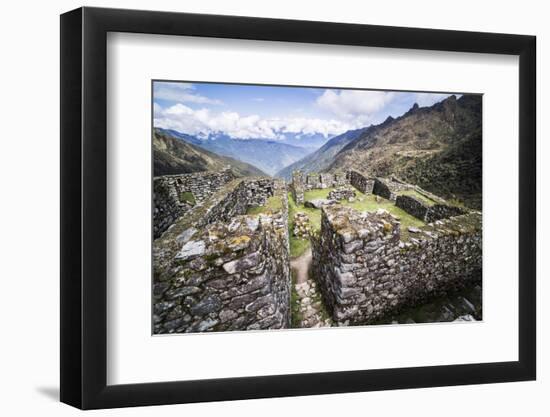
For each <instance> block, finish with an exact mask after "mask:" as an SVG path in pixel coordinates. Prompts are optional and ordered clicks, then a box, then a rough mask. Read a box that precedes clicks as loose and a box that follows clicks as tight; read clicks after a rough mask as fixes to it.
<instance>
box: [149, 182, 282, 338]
mask: <svg viewBox="0 0 550 417" xmlns="http://www.w3.org/2000/svg"><path fill="white" fill-rule="evenodd" d="M272 196H275V197H277V198H278V199H279V201H280V205H278V206H276V207H275V208H272V209H270V210H267V211H266V213H264V214H259V215H246V214H245V213H246V211H247V209H248V208H249V207H252V206H258V205H264V204H265V203H266V200H267V199H268V198H269V197H272ZM271 206H272V205H270V207H271ZM287 224H288V200H287V195H286V188H285V184H284V182H282V181H278V180H273V179H270V178H262V179H253V180H252V179H238V180H234V181H232V182H230V183H228V184H226V185H225V186H224V187H222V189H220V190H219V191H218V192H216V193H214V194H213V195H212V196H211V197H210V198H208V199H207V200H205V201H204V204H203V206H202V207H196V208H194V209H193V210H192V211H190V212H189V213H188V215H186V216H185V217H182V218H180V219H179V220H178V221H177V222H176V223H175V224H174V225H173V226H172V227H171V228H170V229H169V230H167V231H166V232H165V233H164V234H163V235H162V236H161V237H160V238H159V239H157V240H155V241H154V244H153V263H154V288H153V296H154V305H153V313H154V315H153V322H154V333H156V334H160V333H189V332H204V331H222V330H251V329H274V328H284V327H288V326H289V323H290V317H289V314H290V269H289V242H288V231H287Z"/></svg>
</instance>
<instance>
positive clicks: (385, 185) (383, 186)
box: [372, 178, 416, 201]
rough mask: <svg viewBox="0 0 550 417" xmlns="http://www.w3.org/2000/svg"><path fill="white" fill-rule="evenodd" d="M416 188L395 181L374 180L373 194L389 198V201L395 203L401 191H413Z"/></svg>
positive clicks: (387, 179)
mask: <svg viewBox="0 0 550 417" xmlns="http://www.w3.org/2000/svg"><path fill="white" fill-rule="evenodd" d="M415 188H416V187H415V186H414V185H411V184H406V183H403V182H401V181H397V180H395V179H389V178H376V179H375V180H374V185H373V189H372V193H373V194H376V195H379V196H380V197H384V198H387V199H388V200H392V201H395V200H396V198H397V194H398V193H399V191H404V190H412V189H415Z"/></svg>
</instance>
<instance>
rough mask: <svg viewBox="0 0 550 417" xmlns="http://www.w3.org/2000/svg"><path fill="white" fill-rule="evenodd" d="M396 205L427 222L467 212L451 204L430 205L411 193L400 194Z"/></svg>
mask: <svg viewBox="0 0 550 417" xmlns="http://www.w3.org/2000/svg"><path fill="white" fill-rule="evenodd" d="M395 205H396V206H397V207H399V208H401V209H403V210H404V211H406V212H407V213H409V214H410V215H412V216H414V217H416V218H418V219H420V220H422V221H424V222H426V223H432V222H434V221H436V220H442V219H447V218H449V217H454V216H460V215H462V214H466V213H467V211H466V210H464V209H462V208H460V207H457V206H452V205H449V204H443V203H435V204H432V205H428V204H426V203H424V202H423V201H421V200H419V199H417V198H414V197H413V196H410V195H398V196H397V198H396V200H395Z"/></svg>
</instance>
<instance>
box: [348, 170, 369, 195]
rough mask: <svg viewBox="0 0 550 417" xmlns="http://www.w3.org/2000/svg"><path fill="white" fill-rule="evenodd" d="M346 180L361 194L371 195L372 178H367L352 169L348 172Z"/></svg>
mask: <svg viewBox="0 0 550 417" xmlns="http://www.w3.org/2000/svg"><path fill="white" fill-rule="evenodd" d="M347 178H348V181H349V183H350V184H351V185H353V186H354V187H355V188H357V189H358V190H359V191H361V192H362V193H363V194H372V190H373V187H374V178H370V177H367V176H365V175H363V174H362V173H360V172H359V171H356V170H353V169H352V170H350V171H348V174H347Z"/></svg>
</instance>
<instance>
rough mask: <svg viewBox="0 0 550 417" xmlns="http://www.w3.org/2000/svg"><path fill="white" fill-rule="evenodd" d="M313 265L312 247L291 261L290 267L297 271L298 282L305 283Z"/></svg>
mask: <svg viewBox="0 0 550 417" xmlns="http://www.w3.org/2000/svg"><path fill="white" fill-rule="evenodd" d="M310 266H311V248H308V250H306V251H305V252H304V254H303V255H301V256H299V257H297V258H294V259H292V260H291V261H290V268H292V269H294V270H295V271H296V284H303V283H304V282H306V281H307V279H308V277H309V268H310Z"/></svg>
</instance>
